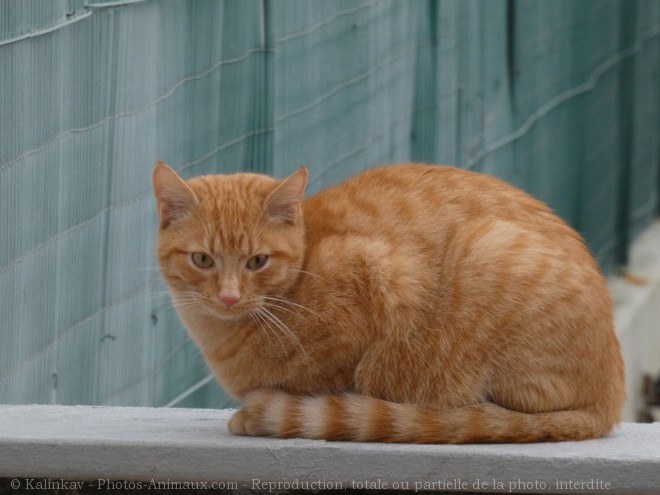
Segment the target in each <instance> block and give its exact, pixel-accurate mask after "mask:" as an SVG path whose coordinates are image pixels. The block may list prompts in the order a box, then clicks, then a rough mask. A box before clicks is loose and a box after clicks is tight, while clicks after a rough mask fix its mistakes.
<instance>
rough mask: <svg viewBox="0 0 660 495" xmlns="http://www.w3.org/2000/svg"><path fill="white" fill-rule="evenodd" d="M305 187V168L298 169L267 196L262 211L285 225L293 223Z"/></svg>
mask: <svg viewBox="0 0 660 495" xmlns="http://www.w3.org/2000/svg"><path fill="white" fill-rule="evenodd" d="M306 185H307V168H306V167H300V168H299V169H298V170H296V171H295V172H294V173H292V174H291V175H290V176H289V177H287V178H286V179H284V180H283V181H282V182H281V183H280V185H279V186H277V187H276V188H275V190H274V191H273V192H272V193H270V194H269V195H268V197H267V198H266V202H265V203H264V209H265V210H266V211H268V213H270V215H271V217H273V218H276V219H278V220H281V221H283V222H285V223H295V221H296V217H297V216H298V212H299V210H300V202H301V201H302V197H303V194H304V192H305V186H306Z"/></svg>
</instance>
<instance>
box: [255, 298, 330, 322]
mask: <svg viewBox="0 0 660 495" xmlns="http://www.w3.org/2000/svg"><path fill="white" fill-rule="evenodd" d="M262 298H263V299H266V300H268V301H276V302H282V303H285V304H290V305H291V306H295V307H296V308H300V309H304V310H306V311H309V312H310V313H312V314H313V315H314V316H316V317H318V318H321V315H319V314H318V313H317V312H316V311H313V310H311V309H309V308H308V307H306V306H303V305H302V304H298V303H295V302H293V301H291V300H289V299H287V298H286V297H284V296H279V297H273V296H262Z"/></svg>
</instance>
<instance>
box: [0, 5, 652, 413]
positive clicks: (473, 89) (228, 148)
mask: <svg viewBox="0 0 660 495" xmlns="http://www.w3.org/2000/svg"><path fill="white" fill-rule="evenodd" d="M659 61H660V1H659V0H590V1H586V0H582V1H576V0H552V1H546V0H517V1H515V0H509V1H507V0H437V1H433V0H428V1H424V0H372V1H359V0H225V1H221V0H217V1H216V0H194V1H192V0H144V1H135V0H133V1H102V0H94V1H90V0H87V1H85V0H52V1H48V2H46V1H43V0H5V1H3V2H1V3H0V402H5V403H33V402H37V403H66V404H71V403H80V404H110V405H112V404H115V405H117V404H122V405H156V406H162V405H170V406H172V405H177V406H191V405H194V406H214V407H215V406H224V405H226V404H227V399H226V397H225V396H224V395H223V394H222V393H221V392H220V391H219V389H218V388H217V386H216V385H215V383H214V382H213V380H212V379H211V378H209V375H208V371H207V369H206V368H205V366H204V363H203V362H202V360H201V359H200V357H199V354H198V352H197V351H196V349H195V347H194V345H193V344H192V342H191V341H190V340H189V339H188V338H187V337H186V334H185V331H184V330H183V329H182V327H181V325H180V323H179V322H178V320H177V318H176V315H175V313H174V311H173V309H172V308H171V306H170V303H169V300H168V298H167V294H166V293H165V288H164V286H163V283H162V282H161V281H160V279H159V276H158V271H157V270H156V262H155V259H154V237H155V226H156V216H155V209H154V204H153V200H152V197H151V191H150V174H151V168H152V165H153V163H154V161H155V159H156V158H157V157H158V158H161V159H163V160H165V161H167V162H168V163H170V164H171V165H173V166H174V167H175V168H177V169H178V170H180V171H181V173H182V174H183V175H185V176H191V175H196V174H201V173H209V172H223V171H235V170H256V171H260V172H266V173H272V174H275V175H276V176H284V175H286V174H288V173H289V172H291V171H292V170H294V169H295V168H297V167H299V166H300V165H302V164H306V165H307V166H308V167H309V168H310V172H311V182H310V192H313V191H315V190H318V188H319V187H322V186H323V185H325V184H328V183H332V182H335V181H338V180H340V179H342V178H344V177H346V176H348V175H350V174H352V173H354V172H356V171H358V170H361V169H363V168H365V167H368V166H371V165H375V164H380V163H391V162H396V161H408V160H423V161H427V162H434V163H444V164H453V165H457V166H460V167H465V168H471V169H474V170H479V171H483V172H486V173H489V174H494V175H497V176H500V177H502V178H504V179H506V180H508V181H510V182H512V183H513V184H516V185H518V186H520V187H523V188H525V189H527V190H528V191H530V192H531V193H533V194H534V195H536V196H537V197H539V198H541V199H543V200H544V201H546V202H548V203H549V204H550V205H551V206H552V207H553V208H555V210H556V211H558V212H559V213H560V214H561V215H562V216H563V217H564V218H565V219H566V220H568V221H569V222H570V223H571V224H572V225H574V226H575V227H577V228H578V229H579V230H580V231H581V232H583V234H584V235H585V236H586V239H587V241H588V243H589V246H590V248H591V249H592V251H593V252H594V254H595V255H596V256H597V258H598V260H599V262H600V263H601V265H602V267H603V268H604V269H605V270H606V271H610V272H611V271H612V270H613V269H614V268H615V267H616V266H617V265H618V264H620V263H622V262H625V256H626V247H627V246H628V244H629V242H630V240H631V239H632V238H634V236H635V235H636V234H637V233H638V232H639V231H640V230H641V229H643V228H644V227H645V226H646V225H647V224H648V223H649V222H650V221H651V220H652V219H653V217H654V215H655V214H656V213H657V205H658V196H657V194H658V189H659V187H660V174H659V170H660V117H659V115H660V73H659V71H660V62H659Z"/></svg>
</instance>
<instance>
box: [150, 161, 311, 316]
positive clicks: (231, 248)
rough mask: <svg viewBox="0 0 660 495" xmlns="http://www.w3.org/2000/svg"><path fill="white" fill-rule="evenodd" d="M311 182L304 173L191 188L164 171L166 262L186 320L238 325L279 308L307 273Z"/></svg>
mask: <svg viewBox="0 0 660 495" xmlns="http://www.w3.org/2000/svg"><path fill="white" fill-rule="evenodd" d="M306 179H307V172H306V170H305V169H301V170H299V171H297V172H295V173H294V174H293V175H291V176H290V177H289V178H288V179H286V180H284V181H277V180H275V179H272V178H270V177H266V176H261V175H256V174H235V175H228V176H224V175H213V176H204V177H197V178H194V179H191V180H189V181H187V182H184V181H183V180H182V179H180V178H179V177H178V176H177V175H176V173H175V172H174V171H173V170H172V169H171V168H169V167H168V166H167V165H165V164H163V163H159V164H157V165H156V168H155V169H154V175H153V181H154V193H155V196H156V201H157V205H158V213H159V216H160V229H159V234H158V242H157V252H158V259H159V263H160V266H161V271H162V274H163V276H164V278H165V280H166V281H167V283H168V285H169V287H170V291H171V293H172V297H173V299H174V301H175V304H176V305H177V308H178V310H179V311H180V312H181V313H183V314H186V313H188V314H199V313H203V314H205V315H207V316H212V317H215V318H218V319H223V320H232V319H237V318H244V317H249V316H250V315H251V314H252V315H256V314H257V313H259V312H260V311H264V310H267V309H268V307H273V306H276V305H278V298H280V297H281V295H283V294H284V293H286V291H287V290H288V289H289V288H290V287H291V286H292V284H293V283H294V282H295V280H296V279H297V278H298V276H299V275H300V269H301V267H302V261H303V256H304V226H303V219H302V211H301V209H300V201H301V198H302V194H303V190H304V187H305V183H306Z"/></svg>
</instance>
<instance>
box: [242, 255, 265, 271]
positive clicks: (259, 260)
mask: <svg viewBox="0 0 660 495" xmlns="http://www.w3.org/2000/svg"><path fill="white" fill-rule="evenodd" d="M267 261H268V255H267V254H258V255H256V256H253V257H252V258H250V259H249V260H248V262H247V265H246V266H247V268H248V270H259V269H260V268H263V267H264V266H266V262H267Z"/></svg>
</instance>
